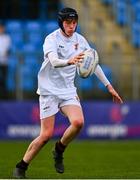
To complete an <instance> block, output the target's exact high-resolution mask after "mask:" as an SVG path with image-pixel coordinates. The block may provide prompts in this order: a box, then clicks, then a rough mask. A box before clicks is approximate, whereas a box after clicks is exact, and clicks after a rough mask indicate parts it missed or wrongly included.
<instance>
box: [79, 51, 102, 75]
mask: <svg viewBox="0 0 140 180" xmlns="http://www.w3.org/2000/svg"><path fill="white" fill-rule="evenodd" d="M98 62H99V57H98V53H97V51H96V50H94V49H88V50H86V51H84V59H83V61H82V62H79V63H78V64H77V73H78V75H79V76H80V77H82V78H87V77H89V76H91V75H92V74H93V73H94V71H95V69H96V66H97V64H98Z"/></svg>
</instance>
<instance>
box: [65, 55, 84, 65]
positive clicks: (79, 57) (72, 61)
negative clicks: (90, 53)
mask: <svg viewBox="0 0 140 180" xmlns="http://www.w3.org/2000/svg"><path fill="white" fill-rule="evenodd" d="M83 59H84V53H80V54H78V55H77V56H75V57H73V58H71V59H70V60H69V61H68V64H69V65H72V64H78V63H79V62H82V61H83Z"/></svg>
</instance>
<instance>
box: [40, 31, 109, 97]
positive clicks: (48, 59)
mask: <svg viewBox="0 0 140 180" xmlns="http://www.w3.org/2000/svg"><path fill="white" fill-rule="evenodd" d="M86 49H90V46H89V44H88V42H87V41H86V39H85V38H84V37H83V36H82V35H80V34H78V33H77V32H75V33H74V34H73V36H72V37H69V38H67V37H65V36H63V35H62V33H61V30H60V29H57V30H56V31H54V32H53V33H51V34H50V35H48V36H47V37H46V38H45V42H44V44H43V51H44V61H43V63H42V66H41V68H40V71H39V73H38V89H37V94H39V95H57V96H61V97H67V96H68V97H70V95H72V96H73V94H74V93H75V95H76V87H75V86H74V78H75V73H76V65H68V64H67V62H68V60H69V59H70V58H72V57H74V56H76V55H78V54H79V53H81V52H83V51H85V50H86ZM95 74H96V76H97V77H98V78H99V79H100V80H101V81H102V82H103V83H104V85H105V86H106V85H107V84H109V81H108V79H107V78H106V76H105V75H104V73H103V71H102V69H101V67H100V66H99V65H98V66H97V68H96V70H95Z"/></svg>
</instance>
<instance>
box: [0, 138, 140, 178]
mask: <svg viewBox="0 0 140 180" xmlns="http://www.w3.org/2000/svg"><path fill="white" fill-rule="evenodd" d="M29 143H30V142H24V141H21V142H17V141H11V142H9V141H6V142H4V141H1V142H0V179H11V178H12V171H13V168H14V167H15V164H16V163H17V162H18V161H19V160H21V158H22V156H23V154H24V152H25V150H26V148H27V146H28V145H29ZM53 145H54V141H50V142H49V143H48V144H47V145H46V146H45V147H44V148H43V149H42V150H41V151H40V153H39V154H38V156H37V157H36V158H35V159H34V160H33V161H32V163H31V164H30V166H29V168H28V171H27V177H28V178H29V179H34V178H35V179H94V178H95V179H99V178H101V179H113V178H115V179H119V178H120V179H130V178H133V179H140V141H132V140H131V141H127V140H125V141H94V140H92V141H73V142H72V143H71V144H70V145H69V147H68V149H67V150H66V152H65V155H64V164H65V173H64V174H58V173H56V172H55V170H54V167H53V159H52V153H51V151H52V148H53Z"/></svg>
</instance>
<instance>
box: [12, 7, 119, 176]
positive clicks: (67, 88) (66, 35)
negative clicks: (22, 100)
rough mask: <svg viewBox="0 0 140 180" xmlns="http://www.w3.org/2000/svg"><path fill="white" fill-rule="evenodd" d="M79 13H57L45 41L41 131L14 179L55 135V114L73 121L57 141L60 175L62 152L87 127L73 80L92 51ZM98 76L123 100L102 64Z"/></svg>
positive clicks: (55, 154) (40, 79)
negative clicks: (80, 26)
mask: <svg viewBox="0 0 140 180" xmlns="http://www.w3.org/2000/svg"><path fill="white" fill-rule="evenodd" d="M77 23H78V14H77V12H76V10H74V9H72V8H64V9H62V10H61V11H60V12H59V13H58V24H59V27H60V28H59V29H57V30H55V31H54V32H52V33H51V34H50V35H48V36H47V37H46V39H45V42H44V45H43V50H44V62H43V64H42V66H41V69H40V71H39V74H38V90H37V93H38V94H39V103H40V119H41V130H40V134H39V136H38V137H37V138H36V139H34V140H33V141H32V142H31V144H30V145H29V147H28V149H27V151H26V152H25V154H24V156H23V158H22V160H21V161H20V162H18V163H17V164H16V168H15V169H14V173H13V176H14V177H15V178H25V172H26V170H27V168H28V165H29V164H30V162H31V161H32V160H33V158H34V157H35V156H36V155H37V154H38V152H39V151H40V150H41V148H42V147H43V146H44V145H45V144H46V143H47V142H48V141H49V139H50V138H51V137H52V135H53V130H54V123H55V114H56V113H57V112H58V111H59V110H61V111H62V112H63V113H64V114H65V115H66V116H67V117H68V120H69V122H70V125H69V127H68V128H67V129H66V131H65V132H64V134H63V136H62V137H61V138H60V140H59V141H58V142H56V144H55V147H54V150H53V152H52V153H53V158H54V166H55V169H56V171H57V172H58V173H63V172H64V164H63V153H64V151H65V149H66V148H67V147H68V145H69V143H70V142H71V141H72V140H73V139H74V138H75V137H76V136H77V134H79V132H80V130H81V129H82V127H83V125H84V117H83V112H82V108H81V105H80V102H79V101H78V98H77V92H76V87H75V86H74V78H75V73H76V63H77V62H79V61H82V59H83V53H82V52H83V51H84V50H86V49H91V48H90V46H89V44H88V42H87V41H86V39H85V38H84V37H83V36H82V35H80V34H78V33H77V32H76V28H77ZM95 75H96V76H97V77H98V78H99V79H100V80H101V81H102V83H103V84H104V85H105V86H106V87H107V89H108V91H109V92H110V93H111V95H112V96H113V100H114V102H118V103H122V99H121V98H120V96H119V95H118V93H117V92H116V91H115V90H114V88H113V87H112V85H111V84H110V82H109V81H108V79H107V78H106V76H105V75H104V73H103V71H102V69H101V67H100V65H98V66H97V67H96V70H95Z"/></svg>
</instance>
